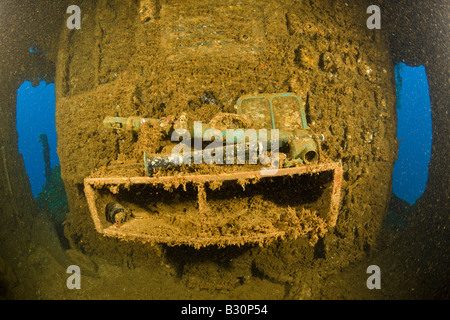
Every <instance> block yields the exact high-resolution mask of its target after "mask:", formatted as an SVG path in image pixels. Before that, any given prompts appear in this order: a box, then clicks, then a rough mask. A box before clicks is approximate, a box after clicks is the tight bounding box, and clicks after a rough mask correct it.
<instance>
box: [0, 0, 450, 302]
mask: <svg viewBox="0 0 450 320" xmlns="http://www.w3.org/2000/svg"><path fill="white" fill-rule="evenodd" d="M141 3H145V4H147V5H148V6H146V7H141V6H140V4H141ZM230 3H231V4H230V5H226V6H220V5H218V7H217V10H216V11H214V13H211V12H210V9H208V2H207V1H203V0H202V1H196V2H187V3H182V2H181V1H170V2H169V1H141V2H139V1H127V2H125V1H106V0H101V1H97V2H95V3H92V2H90V1H74V2H73V3H70V4H77V5H79V6H80V8H81V10H82V16H83V20H82V28H81V29H80V30H68V29H67V28H66V26H65V21H64V19H65V18H67V15H65V8H67V6H68V3H65V2H64V1H61V2H58V4H57V5H56V4H55V3H53V2H52V1H44V0H42V1H33V2H31V1H24V2H21V4H17V3H16V2H15V1H3V2H2V4H0V9H1V10H0V31H1V34H2V35H5V36H4V37H3V38H2V40H1V43H0V45H1V47H0V50H1V52H2V59H1V60H2V61H1V64H0V114H1V118H0V121H1V123H2V125H1V126H0V148H2V149H1V150H0V161H1V162H3V164H2V165H1V166H0V185H1V189H0V219H1V224H0V245H1V248H2V249H1V250H0V259H1V261H0V263H1V264H0V265H1V269H0V287H1V289H2V292H0V294H3V295H9V296H12V297H16V298H23V297H29V296H32V297H39V293H37V290H36V287H39V286H40V285H41V284H42V283H43V281H44V280H50V279H53V277H54V275H53V274H51V275H50V274H40V275H39V276H37V278H35V277H33V276H30V275H29V269H28V268H29V266H30V265H32V266H33V268H35V272H36V270H40V269H39V266H41V265H42V264H45V262H44V260H43V258H42V256H44V257H46V258H45V259H47V260H46V261H47V262H46V263H47V267H46V268H47V269H48V266H49V265H51V264H52V263H55V265H59V267H57V268H56V267H55V268H56V269H57V270H59V271H60V273H61V274H60V275H59V276H58V277H57V278H58V279H65V278H64V277H65V266H66V265H67V263H66V262H67V261H68V260H67V255H66V254H65V253H64V251H63V250H62V249H61V248H60V246H58V245H55V243H56V242H57V241H56V242H55V240H56V239H57V238H56V235H55V232H54V230H53V228H52V226H51V224H49V223H48V221H47V219H46V218H45V217H44V216H41V215H39V213H38V212H37V210H36V207H35V204H34V201H33V197H32V195H31V189H30V186H29V182H28V181H27V176H26V173H25V168H24V165H23V161H22V159H21V155H20V154H19V152H18V148H17V132H16V126H15V118H16V117H15V105H16V103H15V102H16V91H17V88H18V86H19V85H20V84H21V83H22V82H23V81H25V80H30V81H31V80H34V79H36V78H41V79H45V80H46V81H49V82H53V81H54V82H55V86H56V99H57V100H56V104H57V105H56V125H57V131H58V154H59V157H60V162H61V168H62V178H63V180H64V183H65V187H66V192H67V195H68V200H69V206H70V214H69V215H68V217H67V220H66V223H65V234H66V237H67V238H68V239H69V242H70V245H71V247H72V248H73V249H75V250H79V251H81V252H83V253H84V254H87V255H92V256H98V257H101V258H102V259H106V261H108V262H110V263H112V264H123V265H125V266H128V267H137V266H143V265H151V264H152V263H155V262H154V261H160V260H162V261H166V262H167V263H169V264H173V265H175V267H176V270H177V272H176V276H178V277H180V278H181V279H182V280H183V283H184V284H185V285H186V286H187V287H188V288H190V289H192V288H210V289H211V287H208V282H213V280H214V281H215V280H217V278H221V279H222V281H221V282H218V283H217V282H216V286H217V287H218V288H220V287H222V288H227V287H228V286H229V282H231V280H230V279H232V278H233V279H234V278H236V277H238V276H244V277H246V275H247V274H254V275H258V276H259V277H261V278H264V279H267V278H268V279H270V281H275V282H277V283H286V284H289V286H292V288H293V289H292V290H290V291H289V292H288V293H287V295H285V297H287V298H311V297H316V298H320V297H322V296H326V295H327V294H326V290H325V289H324V288H326V286H327V285H326V284H325V282H324V281H325V280H324V279H326V278H327V277H328V276H329V275H331V274H335V273H336V272H337V270H340V269H341V268H343V267H345V266H347V265H349V264H350V263H352V262H355V261H358V260H360V259H363V258H364V257H366V256H367V255H369V254H370V253H371V252H372V249H373V248H374V246H375V245H376V241H377V239H378V236H379V234H380V232H381V225H382V223H383V220H384V217H385V214H386V210H387V205H388V202H389V198H390V190H391V174H392V165H393V163H394V161H395V158H396V149H397V142H396V139H395V138H396V134H395V132H396V129H395V128H396V114H395V83H394V75H393V71H394V63H395V62H400V61H401V62H406V63H407V64H410V65H417V64H423V65H425V67H426V71H427V75H428V77H429V85H430V98H431V104H432V118H433V119H432V120H433V149H432V156H431V163H430V167H429V182H428V185H427V190H426V191H425V194H424V195H423V196H422V198H421V199H419V201H418V202H417V203H416V205H415V207H414V208H415V211H416V212H417V216H418V219H417V220H416V225H417V226H421V225H423V223H425V221H426V222H427V223H428V225H427V226H429V227H427V228H422V229H421V230H422V232H419V233H418V234H417V235H418V238H416V241H417V243H415V244H417V246H418V247H419V248H420V250H419V251H420V253H421V257H426V255H427V254H428V252H427V250H428V249H429V248H430V247H433V248H434V249H435V251H434V253H433V254H434V255H433V259H434V258H436V257H437V255H439V259H436V261H437V262H436V263H434V264H432V265H431V266H430V267H429V268H428V269H427V271H425V273H424V274H425V276H426V275H427V274H429V273H431V272H433V271H436V270H439V275H441V276H442V277H445V276H448V273H446V270H442V268H441V269H439V268H440V267H441V266H442V265H448V264H445V262H446V261H447V262H448V251H447V250H446V248H447V247H448V240H445V235H446V232H448V212H447V211H448V210H447V209H448V208H449V201H448V183H449V181H450V179H449V173H448V164H449V163H448V151H447V150H448V147H449V145H448V143H449V142H448V136H449V135H448V128H449V123H448V122H449V121H448V114H447V107H448V105H447V104H448V101H449V100H448V78H447V77H448V76H447V75H448V34H449V33H448V30H447V29H448V26H447V24H446V20H445V17H446V15H445V12H448V7H447V6H445V5H443V4H442V3H441V2H440V1H426V3H425V2H424V1H418V2H416V5H411V4H410V3H409V2H408V1H400V2H399V1H392V3H391V2H388V1H385V2H384V6H382V8H383V10H384V11H383V25H382V29H381V30H369V29H367V27H366V19H367V15H366V14H365V11H366V8H367V6H368V5H369V4H371V3H368V2H365V1H363V2H361V1H347V2H346V3H345V4H343V3H340V2H333V1H314V2H313V1H310V2H296V1H292V2H289V1H288V2H281V1H264V2H261V1H254V2H253V1H249V2H248V4H247V5H246V6H245V8H242V7H240V6H239V5H238V3H237V2H236V3H234V2H233V1H231V2H230ZM384 12H385V13H384ZM211 14H213V15H214V16H216V17H217V19H215V20H208V19H207V18H206V17H207V16H208V15H211ZM236 16H238V17H239V18H240V19H236ZM49 17H52V18H49ZM246 17H247V19H248V20H246ZM249 17H251V18H252V19H250V18H249ZM195 19H197V21H200V22H202V23H205V24H206V23H209V24H210V25H213V26H215V27H217V28H218V27H221V28H222V27H226V26H227V25H228V28H229V29H228V30H225V34H226V36H229V37H230V39H228V40H233V41H237V43H238V44H239V46H241V47H244V48H247V49H248V48H250V47H253V48H258V49H257V51H258V52H257V54H248V52H245V50H241V51H239V50H238V49H236V46H233V45H229V46H228V47H226V48H225V49H223V50H222V51H221V52H211V51H208V50H207V49H205V48H203V47H202V46H197V47H194V48H192V47H189V45H190V44H189V43H188V45H187V48H186V47H184V46H182V45H181V46H180V44H179V43H177V42H176V41H174V39H176V36H179V34H178V35H177V34H176V33H174V31H173V30H174V28H173V27H174V26H176V25H177V24H176V23H175V22H178V25H183V26H185V27H188V26H190V24H192V23H193V21H196V20H195ZM174 21H175V22H174ZM385 22H386V23H385ZM174 23H175V24H174ZM221 24H222V25H221ZM240 30H244V31H246V32H248V33H245V34H240V33H239V32H238V31H240ZM412 31H414V32H412ZM244 36H245V37H244ZM174 37H175V38H174ZM233 41H230V43H232V44H233V43H236V42H233ZM31 45H37V46H38V47H39V48H42V51H43V52H45V53H46V55H45V56H42V55H34V54H32V53H30V52H29V48H30V46H31ZM405 48H409V49H405ZM242 51H243V52H242ZM230 53H231V54H230ZM241 58H243V59H241ZM285 91H289V92H296V93H298V94H299V95H300V96H301V97H302V98H303V99H305V101H306V103H307V105H306V107H307V113H308V120H309V123H310V126H311V128H312V129H313V130H315V131H316V132H319V133H321V134H323V135H324V137H325V141H324V152H325V155H326V157H327V158H329V159H332V160H342V161H343V165H344V171H345V174H344V178H345V181H344V185H343V200H342V208H341V211H340V215H339V218H338V223H337V225H336V227H335V228H334V229H333V230H331V231H330V232H328V233H327V234H326V235H325V237H324V238H323V239H321V240H320V241H319V242H318V243H317V244H316V245H315V246H314V247H312V246H310V245H309V244H308V243H307V241H306V240H305V239H302V238H300V239H297V240H295V241H287V242H283V241H281V242H277V243H275V244H272V245H270V246H267V247H256V248H250V247H243V248H226V249H221V250H217V249H215V248H207V249H204V250H200V251H195V250H193V249H190V248H185V247H182V248H167V247H164V246H152V247H149V246H148V245H146V244H142V243H134V242H123V241H119V240H115V239H107V238H103V237H101V236H100V235H99V234H98V233H96V231H95V230H94V228H93V223H92V221H91V220H90V216H89V211H88V208H87V205H86V201H85V197H84V193H83V188H82V182H83V179H84V178H85V177H86V176H88V175H89V174H90V173H91V172H93V171H95V170H96V169H99V168H100V167H101V166H103V165H105V164H107V163H108V162H109V161H111V160H117V158H118V157H119V155H120V157H123V156H125V157H133V148H134V147H135V146H136V143H137V141H136V138H135V137H134V136H133V135H132V134H126V133H125V134H116V133H112V132H107V131H105V130H103V129H102V126H101V124H102V120H103V118H104V117H105V116H107V115H120V116H129V115H139V116H151V117H161V116H164V115H173V114H175V115H177V114H180V113H181V112H182V111H186V112H189V113H190V115H191V116H192V117H194V118H197V117H198V119H199V120H204V121H207V120H209V119H210V118H211V116H212V115H213V114H214V113H216V112H218V111H230V110H232V106H233V103H234V102H235V100H236V99H237V98H238V97H239V96H240V95H241V94H243V93H254V92H285ZM204 92H213V93H214V96H215V98H216V99H217V100H218V101H220V103H219V104H218V105H215V104H214V105H211V104H202V103H201V101H200V100H199V97H200V96H201V95H202V94H203V93H204ZM4 168H5V169H4ZM445 228H446V230H447V231H446V230H445ZM416 230H418V229H416ZM427 239H433V240H436V241H432V243H433V246H429V245H426V244H428V243H429V242H427ZM419 242H421V243H419ZM420 244H423V246H421V245H420ZM37 253H39V255H38V254H37ZM412 260H414V259H412ZM438 260H439V261H438ZM49 261H50V262H49ZM230 261H233V262H230ZM422 261H423V259H422ZM158 263H159V262H158ZM413 265H414V264H413ZM27 274H28V275H27ZM34 274H39V272H36V273H33V275H34ZM24 275H27V276H24ZM321 280H323V281H321ZM64 281H65V280H64ZM29 288H32V289H33V290H31V291H32V293H31V291H27V290H26V289H29ZM305 288H306V289H305ZM308 288H309V289H308ZM320 288H322V289H320ZM212 289H214V288H212ZM11 292H12V293H11ZM58 292H59V293H60V292H65V291H58ZM404 294H405V295H406V294H407V293H404ZM281 297H283V294H282V295H281Z"/></svg>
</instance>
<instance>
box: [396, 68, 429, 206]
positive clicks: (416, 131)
mask: <svg viewBox="0 0 450 320" xmlns="http://www.w3.org/2000/svg"><path fill="white" fill-rule="evenodd" d="M396 74H397V76H396V82H397V100H398V101H397V120H398V125H397V138H398V140H399V141H400V145H399V150H398V159H397V161H396V162H395V165H394V174H393V179H394V181H393V186H392V188H393V192H394V193H395V194H396V195H397V196H398V197H400V198H402V199H404V200H406V201H407V202H409V203H410V204H414V203H415V202H416V200H417V199H418V198H419V197H420V196H421V195H422V193H423V191H424V190H425V187H426V184H427V180H428V164H429V162H430V156H431V136H432V128H431V105H430V96H429V93H428V80H427V77H426V73H425V68H424V67H423V66H420V67H408V66H406V65H405V64H403V63H400V64H399V65H397V67H396Z"/></svg>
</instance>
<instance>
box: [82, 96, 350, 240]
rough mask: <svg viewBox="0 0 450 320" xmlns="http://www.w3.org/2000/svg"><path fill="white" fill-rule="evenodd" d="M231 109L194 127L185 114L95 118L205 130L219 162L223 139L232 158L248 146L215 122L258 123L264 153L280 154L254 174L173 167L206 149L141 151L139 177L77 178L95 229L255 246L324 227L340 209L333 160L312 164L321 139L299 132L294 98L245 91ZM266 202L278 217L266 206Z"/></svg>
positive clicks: (137, 126) (303, 127) (112, 125)
mask: <svg viewBox="0 0 450 320" xmlns="http://www.w3.org/2000/svg"><path fill="white" fill-rule="evenodd" d="M236 110H237V113H235V114H224V113H221V114H218V115H217V116H216V117H214V118H213V120H212V121H211V122H210V123H209V124H207V125H203V126H202V127H201V128H200V130H199V129H198V128H196V127H195V125H194V126H193V125H192V123H189V121H188V119H187V117H186V115H185V114H182V115H181V117H179V119H168V118H162V119H144V118H138V117H129V118H120V117H107V118H105V120H104V122H103V124H104V127H105V128H109V129H113V130H127V131H136V132H139V131H141V130H142V128H143V127H142V125H143V123H145V122H147V123H150V124H151V125H152V126H159V127H161V129H162V131H164V132H165V133H166V137H167V136H170V134H171V133H172V132H174V131H175V130H177V129H183V130H185V131H184V132H187V134H188V136H189V138H190V137H192V138H193V139H197V138H202V137H203V135H204V134H205V132H206V130H208V129H214V130H215V132H216V133H217V136H216V139H218V148H221V147H220V146H221V145H223V149H224V150H223V151H224V152H223V153H221V156H222V155H223V156H224V158H223V160H228V159H227V156H228V154H227V152H226V151H225V150H226V148H227V147H230V145H231V146H233V151H234V153H233V155H236V154H239V151H242V152H243V154H245V156H246V157H247V158H246V159H247V162H245V164H246V165H248V164H249V163H250V161H249V160H251V159H250V156H249V155H250V154H251V147H252V145H251V144H250V143H249V141H248V140H246V139H248V136H246V131H245V130H238V131H237V132H238V133H237V134H235V135H233V136H231V135H228V134H227V132H226V131H227V130H228V128H227V127H226V126H225V127H224V123H225V124H227V123H228V124H230V123H233V124H236V123H239V124H243V125H244V126H245V127H246V128H245V129H249V127H253V128H255V129H258V130H261V129H266V130H265V131H264V134H263V135H260V134H259V133H258V134H257V135H256V138H257V139H258V141H259V142H261V141H262V142H268V143H267V144H265V148H266V149H267V150H264V151H269V152H270V153H277V154H278V153H280V154H283V155H284V157H283V158H282V159H280V161H279V162H276V166H277V168H276V169H277V170H275V171H273V172H271V173H270V175H267V174H266V173H264V170H258V169H261V167H264V165H261V164H259V167H258V169H255V170H253V169H250V170H248V169H246V170H240V169H239V168H238V166H237V167H236V166H235V167H229V168H231V170H225V169H228V168H224V170H223V171H221V170H220V169H219V171H217V173H208V174H202V173H201V172H200V173H184V172H178V171H176V170H177V168H178V166H180V165H182V164H190V163H194V162H193V160H194V158H196V157H199V158H200V159H203V158H202V152H205V150H206V149H204V150H202V149H195V148H194V149H195V150H194V151H193V153H188V155H187V156H186V154H184V151H183V155H181V154H178V153H173V152H172V154H170V155H163V154H147V153H145V154H144V165H145V170H146V173H147V177H143V176H127V175H125V176H123V175H122V176H108V177H88V178H86V179H85V180H84V187H85V194H86V198H87V202H88V206H89V209H90V211H91V215H92V219H93V221H94V224H95V228H96V230H97V231H98V232H99V233H102V234H104V235H106V236H113V237H118V238H122V239H126V240H141V241H146V242H155V243H166V244H168V245H191V246H194V247H202V246H208V245H219V246H226V245H241V244H245V243H258V244H261V243H267V242H270V241H273V240H274V239H279V238H289V237H293V238H295V237H297V236H299V235H300V236H302V235H305V234H307V233H310V232H316V233H317V234H315V235H314V237H316V238H317V237H318V236H322V235H323V232H326V230H328V229H329V228H332V227H334V226H335V224H336V220H337V217H338V212H339V205H340V190H341V184H342V165H341V163H340V162H331V163H330V162H328V163H320V142H321V139H319V138H317V137H316V136H315V135H314V134H313V133H312V132H311V131H310V129H309V128H308V125H307V121H306V115H305V110H304V107H303V103H302V100H301V99H300V98H299V97H298V96H296V95H295V94H292V93H281V94H260V95H255V96H250V95H249V96H243V97H241V98H239V99H238V101H237V105H236ZM225 129H226V130H225ZM233 129H234V128H233ZM273 129H276V130H277V133H276V136H277V138H278V141H276V142H277V143H276V144H274V141H273V140H271V138H273V137H272V136H271V134H273V133H271V130H273ZM259 132H261V131H259ZM266 132H267V133H268V134H266ZM183 142H186V141H185V139H184V138H183ZM215 142H217V141H215ZM260 145H262V144H257V146H258V148H259V147H260ZM253 146H255V145H253ZM228 150H229V149H228ZM258 151H261V150H260V149H258ZM189 157H192V158H189ZM226 163H228V162H226ZM235 163H236V162H235ZM222 164H225V161H224V162H222ZM238 164H242V163H239V162H238ZM161 168H171V170H172V171H169V172H177V173H176V174H175V175H174V174H173V173H172V174H170V175H164V174H161V173H159V169H161ZM174 169H175V171H174ZM180 169H181V167H180ZM235 169H236V170H235ZM240 188H242V190H241V191H239V190H240ZM256 199H259V200H256ZM281 199H283V201H281ZM111 203H112V204H117V203H120V205H112V204H111ZM105 206H106V215H105V214H103V215H102V214H101V212H102V209H101V208H105ZM266 206H272V208H273V209H272V210H275V211H278V210H279V213H276V212H275V213H273V212H272V213H271V212H270V211H269V212H268V209H264V208H265V207H266ZM305 208H306V209H305ZM236 210H237V211H238V212H235V211H236ZM305 210H306V211H305ZM127 211H128V212H129V214H128V215H126V219H124V220H121V221H120V224H119V225H118V224H117V223H115V222H117V221H116V217H117V216H116V215H115V214H116V213H117V214H122V213H124V212H127ZM241 211H242V212H241ZM108 212H109V213H110V214H109V215H108ZM245 212H247V218H246V214H245ZM255 212H260V213H256V215H255ZM305 212H306V213H305ZM311 212H312V213H311ZM111 214H112V215H114V219H112V218H111ZM235 216H236V218H233V217H235ZM237 217H239V218H237ZM299 229H302V230H299ZM311 230H312V231H311ZM324 230H325V231H324Z"/></svg>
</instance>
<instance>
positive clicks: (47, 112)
mask: <svg viewBox="0 0 450 320" xmlns="http://www.w3.org/2000/svg"><path fill="white" fill-rule="evenodd" d="M17 132H18V133H19V152H20V153H21V154H22V155H23V159H24V161H25V169H26V171H27V174H28V177H29V178H30V183H31V191H32V193H33V195H34V196H35V197H36V196H37V194H38V193H39V192H40V191H41V190H42V188H43V186H44V184H45V166H44V156H43V153H42V144H41V143H40V142H39V134H41V133H45V134H46V135H47V137H48V143H49V145H50V160H51V161H50V162H51V166H52V168H54V167H55V165H57V164H59V159H58V155H57V153H56V143H57V141H56V127H55V86H54V85H53V84H48V85H46V84H45V82H40V84H39V86H38V87H36V88H33V86H32V85H31V82H29V81H25V82H24V83H23V84H22V85H21V86H20V88H19V89H18V90H17Z"/></svg>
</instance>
